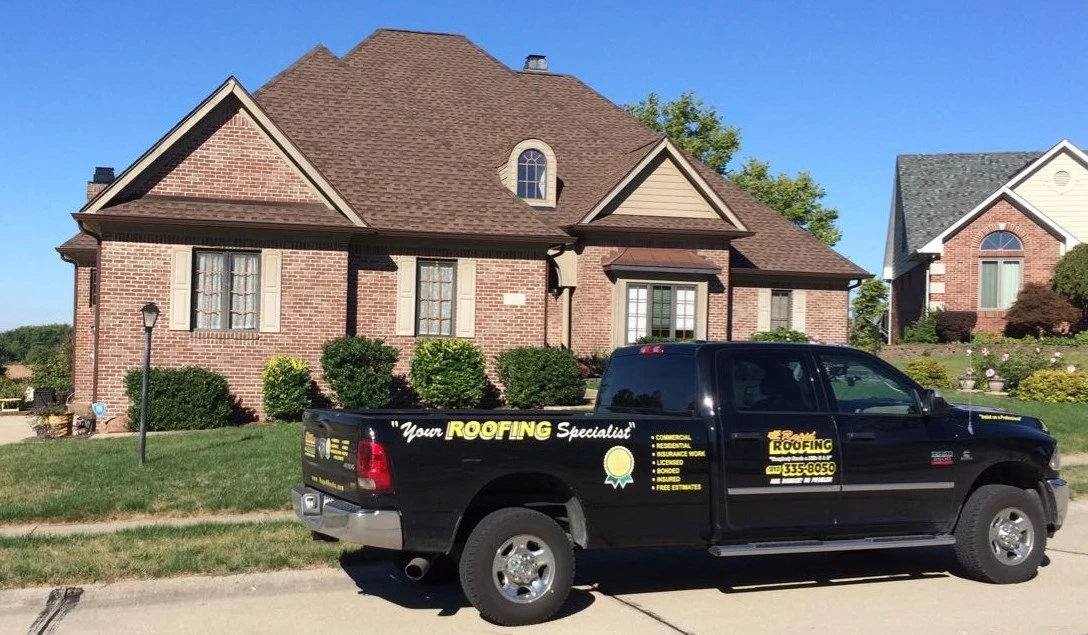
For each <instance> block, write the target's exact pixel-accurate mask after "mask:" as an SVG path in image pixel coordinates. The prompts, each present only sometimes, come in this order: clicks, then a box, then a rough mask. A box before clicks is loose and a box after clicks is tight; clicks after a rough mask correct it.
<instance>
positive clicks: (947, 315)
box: [934, 311, 978, 342]
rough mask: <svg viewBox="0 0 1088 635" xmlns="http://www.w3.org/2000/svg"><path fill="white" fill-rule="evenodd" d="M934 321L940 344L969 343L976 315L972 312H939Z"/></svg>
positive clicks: (976, 320) (976, 319)
mask: <svg viewBox="0 0 1088 635" xmlns="http://www.w3.org/2000/svg"><path fill="white" fill-rule="evenodd" d="M934 320H935V321H936V328H937V339H938V340H940V341H941V342H970V341H971V331H972V330H973V329H974V328H975V324H976V323H977V322H978V314H977V313H975V312H974V311H941V312H940V313H938V314H937V315H936V317H935V318H934Z"/></svg>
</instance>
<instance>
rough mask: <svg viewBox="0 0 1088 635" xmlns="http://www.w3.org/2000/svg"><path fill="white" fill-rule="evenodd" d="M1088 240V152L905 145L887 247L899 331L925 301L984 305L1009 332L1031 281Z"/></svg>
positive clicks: (982, 318) (991, 321) (957, 306)
mask: <svg viewBox="0 0 1088 635" xmlns="http://www.w3.org/2000/svg"><path fill="white" fill-rule="evenodd" d="M1085 240H1088V156H1086V155H1085V154H1084V152H1082V151H1081V150H1080V149H1078V148H1077V147H1076V146H1074V145H1073V144H1072V143H1070V142H1069V141H1065V140H1063V141H1061V142H1060V143H1058V144H1057V145H1056V146H1054V147H1053V148H1051V149H1050V150H1048V151H1046V152H998V153H983V154H915V155H900V156H899V157H898V158H897V160H896V173H895V188H894V197H893V201H892V210H891V214H890V218H889V222H888V236H887V243H886V246H885V251H884V279H885V280H887V281H889V282H890V283H891V287H892V288H891V308H890V317H891V329H890V332H891V339H892V340H893V341H895V340H897V339H898V338H899V337H900V336H901V335H902V333H903V327H905V326H907V325H909V324H911V323H912V322H914V321H915V320H917V319H918V318H919V317H920V316H921V315H922V314H923V312H924V311H925V310H927V308H928V309H937V308H943V309H946V310H950V311H975V312H977V315H978V323H977V326H976V327H975V328H976V330H978V331H983V332H989V333H1001V332H1002V331H1003V330H1004V328H1005V314H1006V311H1007V310H1008V308H1009V307H1010V306H1011V305H1012V303H1013V302H1014V301H1015V300H1016V295H1017V293H1018V292H1019V291H1020V289H1021V288H1022V287H1023V285H1024V284H1025V283H1028V282H1041V283H1049V282H1050V281H1051V279H1052V278H1053V275H1054V266H1055V265H1056V264H1057V263H1058V260H1059V259H1060V258H1061V257H1062V255H1064V254H1065V252H1066V251H1068V250H1069V249H1072V248H1073V247H1075V246H1076V245H1078V244H1079V243H1081V242H1083V241H1085Z"/></svg>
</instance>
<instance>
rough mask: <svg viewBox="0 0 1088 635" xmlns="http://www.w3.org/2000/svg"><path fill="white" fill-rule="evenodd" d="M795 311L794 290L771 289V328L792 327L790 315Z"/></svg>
mask: <svg viewBox="0 0 1088 635" xmlns="http://www.w3.org/2000/svg"><path fill="white" fill-rule="evenodd" d="M792 313H793V292H792V291H787V290H782V289H773V290H772V291H771V330H772V331H773V330H775V329H788V328H790V315H791V314H792Z"/></svg>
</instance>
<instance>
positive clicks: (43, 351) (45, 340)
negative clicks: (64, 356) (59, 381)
mask: <svg viewBox="0 0 1088 635" xmlns="http://www.w3.org/2000/svg"><path fill="white" fill-rule="evenodd" d="M71 334H72V327H71V326H69V325H67V324H45V325H42V326H20V327H19V328H16V329H12V330H10V331H4V332H3V333H0V363H4V362H14V363H20V364H28V365H30V364H35V363H38V362H40V361H42V360H44V359H45V358H47V357H49V356H50V355H51V354H52V353H53V351H55V350H56V348H57V347H58V346H60V345H61V344H63V343H64V342H66V341H67V340H68V337H69V336H70V335H71Z"/></svg>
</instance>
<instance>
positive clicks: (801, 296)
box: [790, 289, 807, 333]
mask: <svg viewBox="0 0 1088 635" xmlns="http://www.w3.org/2000/svg"><path fill="white" fill-rule="evenodd" d="M805 302H806V298H805V290H804V289H794V290H793V291H792V292H790V307H791V315H790V328H791V329H793V330H795V331H801V332H802V333H806V332H807V331H805V312H806V308H805Z"/></svg>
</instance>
